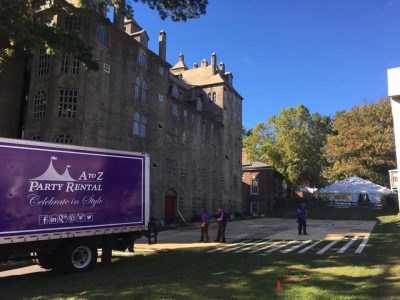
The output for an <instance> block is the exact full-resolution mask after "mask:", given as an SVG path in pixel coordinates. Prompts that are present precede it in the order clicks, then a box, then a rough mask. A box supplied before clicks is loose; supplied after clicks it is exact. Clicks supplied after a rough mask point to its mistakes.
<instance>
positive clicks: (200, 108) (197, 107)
mask: <svg viewBox="0 0 400 300" xmlns="http://www.w3.org/2000/svg"><path fill="white" fill-rule="evenodd" d="M196 109H197V111H202V110H203V103H202V102H201V99H197V103H196Z"/></svg>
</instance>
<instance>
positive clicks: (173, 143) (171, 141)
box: [167, 133, 179, 153]
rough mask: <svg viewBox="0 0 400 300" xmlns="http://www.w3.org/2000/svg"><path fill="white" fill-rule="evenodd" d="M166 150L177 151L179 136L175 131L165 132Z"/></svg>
mask: <svg viewBox="0 0 400 300" xmlns="http://www.w3.org/2000/svg"><path fill="white" fill-rule="evenodd" d="M167 151H168V152H171V153H174V152H178V151H179V136H178V135H177V133H175V134H174V135H173V134H170V133H167Z"/></svg>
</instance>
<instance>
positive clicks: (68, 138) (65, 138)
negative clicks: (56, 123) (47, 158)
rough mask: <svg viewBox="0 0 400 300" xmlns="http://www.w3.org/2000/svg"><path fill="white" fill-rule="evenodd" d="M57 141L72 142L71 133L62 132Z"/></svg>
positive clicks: (60, 142) (59, 142)
mask: <svg viewBox="0 0 400 300" xmlns="http://www.w3.org/2000/svg"><path fill="white" fill-rule="evenodd" d="M56 143H58V144H72V137H71V136H70V135H69V134H60V135H59V136H58V137H56Z"/></svg>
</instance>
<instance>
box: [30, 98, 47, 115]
mask: <svg viewBox="0 0 400 300" xmlns="http://www.w3.org/2000/svg"><path fill="white" fill-rule="evenodd" d="M46 98H47V96H46V93H45V92H44V91H39V92H37V93H36V95H35V99H34V102H33V105H34V107H33V118H34V119H42V118H44V117H45V115H46V100H47V99H46Z"/></svg>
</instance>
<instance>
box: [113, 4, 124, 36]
mask: <svg viewBox="0 0 400 300" xmlns="http://www.w3.org/2000/svg"><path fill="white" fill-rule="evenodd" d="M125 15H126V11H125V7H124V6H123V5H121V6H119V5H118V4H115V5H114V24H115V26H117V28H118V29H122V30H124V22H125Z"/></svg>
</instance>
